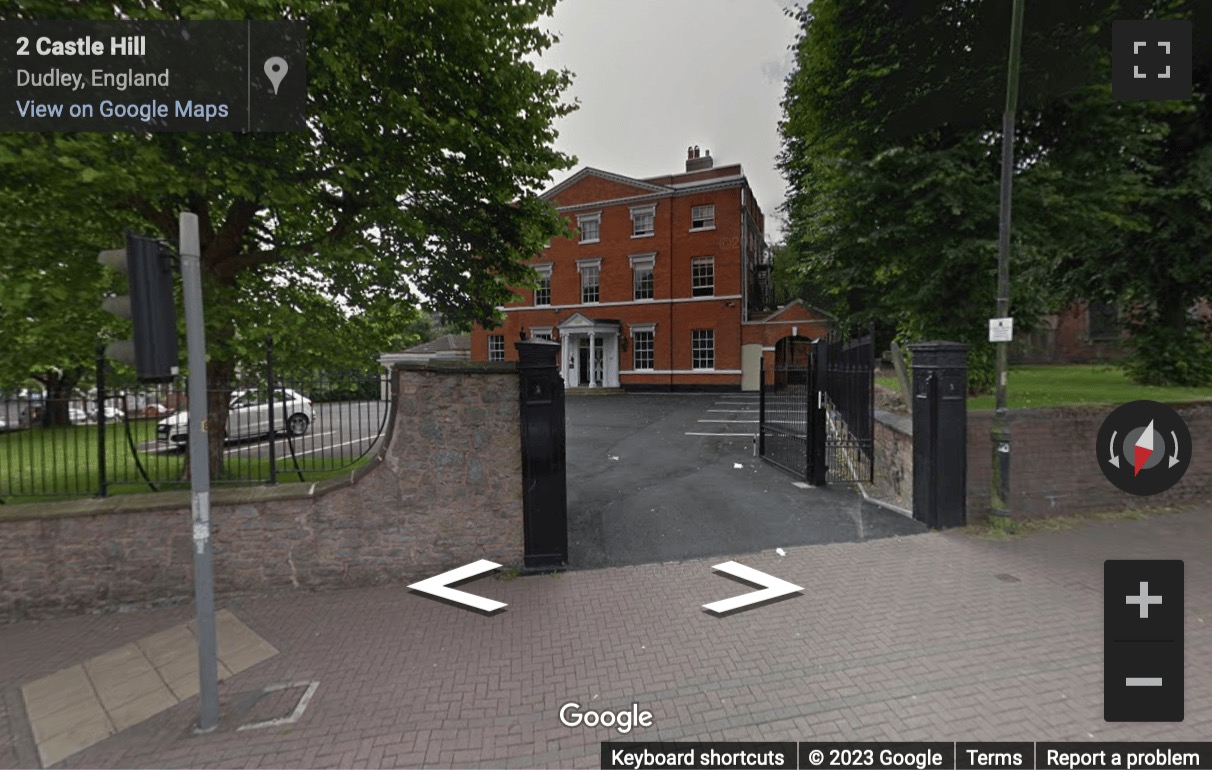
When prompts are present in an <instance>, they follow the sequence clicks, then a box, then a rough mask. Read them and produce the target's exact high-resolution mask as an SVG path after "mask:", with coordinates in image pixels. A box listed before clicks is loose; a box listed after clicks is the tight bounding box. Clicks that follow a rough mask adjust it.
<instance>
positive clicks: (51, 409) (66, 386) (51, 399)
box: [34, 370, 87, 428]
mask: <svg viewBox="0 0 1212 770" xmlns="http://www.w3.org/2000/svg"><path fill="white" fill-rule="evenodd" d="M34 379H35V380H37V381H38V382H40V383H42V387H43V390H44V391H45V398H44V399H43V401H42V427H44V428H54V427H61V426H64V425H71V412H70V406H71V398H72V390H73V389H74V388H75V387H76V383H78V382H79V381H80V371H78V370H72V371H68V372H62V373H60V372H46V373H45V374H42V375H39V376H37V377H35V378H34ZM77 407H79V408H81V409H84V410H85V413H87V404H86V403H84V402H83V401H81V402H80V403H79V404H77Z"/></svg>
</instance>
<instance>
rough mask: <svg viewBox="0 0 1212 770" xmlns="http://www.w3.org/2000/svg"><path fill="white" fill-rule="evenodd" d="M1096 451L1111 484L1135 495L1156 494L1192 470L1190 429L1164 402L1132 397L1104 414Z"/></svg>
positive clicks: (1104, 473) (1100, 464) (1101, 466)
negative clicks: (1189, 466)
mask: <svg viewBox="0 0 1212 770" xmlns="http://www.w3.org/2000/svg"><path fill="white" fill-rule="evenodd" d="M1095 451H1096V452H1097V455H1098V464H1099V467H1100V468H1102V469H1103V475H1104V476H1106V477H1107V480H1108V481H1110V482H1111V483H1112V484H1114V485H1115V486H1117V487H1119V488H1120V489H1122V490H1123V491H1125V492H1130V493H1132V494H1134V495H1156V494H1158V493H1159V492H1165V491H1166V490H1167V489H1169V488H1170V487H1172V486H1174V485H1175V484H1177V483H1178V480H1179V479H1181V478H1182V477H1183V474H1184V473H1186V472H1187V466H1188V465H1190V463H1191V431H1190V430H1189V429H1188V428H1187V424H1186V423H1185V422H1183V418H1182V417H1179V416H1178V412H1176V411H1174V410H1173V409H1171V408H1170V407H1168V406H1166V405H1165V404H1159V403H1158V402H1156V401H1132V402H1131V403H1127V404H1124V405H1123V406H1121V407H1119V408H1118V409H1116V410H1115V411H1114V412H1112V413H1111V414H1110V415H1108V416H1107V419H1105V420H1103V424H1102V427H1101V428H1099V430H1098V442H1097V446H1096V447H1095Z"/></svg>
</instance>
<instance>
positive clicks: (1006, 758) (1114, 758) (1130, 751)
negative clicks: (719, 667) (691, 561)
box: [601, 741, 1212, 770]
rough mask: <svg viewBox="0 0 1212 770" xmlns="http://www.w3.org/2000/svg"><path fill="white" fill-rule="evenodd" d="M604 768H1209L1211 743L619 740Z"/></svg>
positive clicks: (608, 749)
mask: <svg viewBox="0 0 1212 770" xmlns="http://www.w3.org/2000/svg"><path fill="white" fill-rule="evenodd" d="M601 759H602V763H601V766H602V767H603V768H631V770H641V769H643V768H696V769H700V768H701V769H702V770H713V769H715V768H720V769H723V768H729V769H730V770H731V769H732V768H742V767H743V768H751V769H754V770H756V769H757V768H802V769H803V770H817V769H818V768H819V769H823V770H851V769H854V770H977V768H981V769H982V770H985V769H987V768H1023V769H1026V770H1143V769H1145V768H1149V769H1150V770H1168V768H1197V769H1198V768H1204V769H1206V770H1212V742H1209V741H1202V742H1198V743H1193V742H1186V743H1180V742H1171V743H1165V742H1155V741H1143V742H1139V743H1109V742H1106V743H1100V742H1090V743H1084V742H1082V743H1078V742H1074V743H1042V742H986V743H971V742H934V741H932V742H925V743H859V742H855V743H811V742H799V743H731V742H719V743H684V742H676V743H624V742H607V743H603V744H602V757H601Z"/></svg>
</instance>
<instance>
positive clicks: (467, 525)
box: [0, 361, 524, 621]
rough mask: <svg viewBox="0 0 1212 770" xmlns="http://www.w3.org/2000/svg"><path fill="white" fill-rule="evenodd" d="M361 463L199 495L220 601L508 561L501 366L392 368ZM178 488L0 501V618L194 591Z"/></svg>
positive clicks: (512, 541) (515, 555)
mask: <svg viewBox="0 0 1212 770" xmlns="http://www.w3.org/2000/svg"><path fill="white" fill-rule="evenodd" d="M393 380H394V383H393V384H394V387H395V388H396V390H397V392H396V393H395V394H393V395H394V396H395V398H394V401H393V414H394V418H393V419H391V420H389V422H388V429H387V431H386V432H385V435H384V437H383V439H382V440H381V441H380V444H379V446H378V447H377V450H376V454H375V457H374V458H373V459H372V461H371V462H370V464H369V465H368V466H365V467H363V468H360V469H359V470H358V471H357V472H355V473H352V474H350V475H348V476H344V477H341V478H336V479H329V480H327V481H324V482H320V483H316V484H311V483H305V484H298V483H296V484H281V485H279V486H276V487H268V486H263V487H253V488H243V489H223V488H221V487H216V488H214V490H213V491H212V495H211V520H212V523H213V530H214V531H213V534H212V538H213V540H212V542H213V545H214V568H215V590H216V593H217V594H218V595H219V596H225V595H226V596H230V595H236V594H250V593H268V592H273V591H278V590H296V589H308V590H318V589H332V588H340V587H350V586H365V585H374V584H379V583H387V582H399V583H401V584H405V583H408V582H413V581H415V580H417V579H420V578H423V577H429V576H431V575H434V574H437V573H439V572H442V571H444V570H447V569H452V568H454V567H457V566H461V565H463V564H466V563H468V562H470V561H474V560H476V559H490V560H492V561H496V562H499V563H502V564H505V565H521V563H522V559H523V550H524V540H523V521H522V481H521V473H522V470H521V464H522V456H521V426H520V414H519V406H518V374H517V370H516V366H515V365H514V364H500V363H494V364H486V363H470V362H437V361H431V362H428V363H426V362H421V363H412V362H409V363H402V364H397V365H396V367H395V369H394V372H393ZM190 521H191V514H190V503H189V493H188V492H170V493H160V494H146V495H144V494H138V495H125V496H121V497H113V498H107V499H103V500H95V499H90V500H73V501H69V502H61V503H41V504H38V503H33V504H24V505H6V506H3V507H0V621H3V620H10V621H11V620H16V619H21V618H27V617H46V616H52V615H56V614H62V613H69V612H82V611H91V610H103V609H113V608H119V607H122V606H124V605H145V604H154V603H172V602H178V601H187V600H191V599H192V596H193V553H192V551H191V544H192V538H191V535H190Z"/></svg>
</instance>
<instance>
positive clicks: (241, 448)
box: [224, 430, 336, 454]
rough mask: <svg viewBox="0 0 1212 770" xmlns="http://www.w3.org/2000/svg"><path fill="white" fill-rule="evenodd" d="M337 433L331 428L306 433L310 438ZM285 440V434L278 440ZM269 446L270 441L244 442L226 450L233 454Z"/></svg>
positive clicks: (227, 452)
mask: <svg viewBox="0 0 1212 770" xmlns="http://www.w3.org/2000/svg"><path fill="white" fill-rule="evenodd" d="M335 433H336V431H333V430H330V431H328V432H327V433H312V434H310V435H308V434H304V435H306V436H307V437H308V438H321V437H323V436H332V435H334V434H335ZM285 440H286V437H285V436H282V437H281V438H279V439H278V441H285ZM267 446H269V442H268V441H260V442H258V443H256V444H244V445H242V446H234V447H232V448H231V449H226V450H224V452H225V453H226V454H231V453H232V452H243V451H245V450H248V449H261V448H263V447H267Z"/></svg>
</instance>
